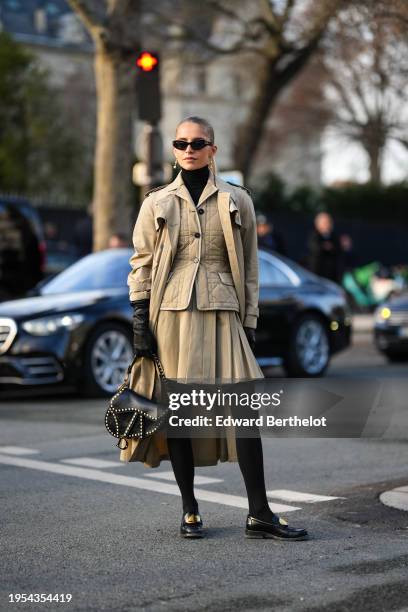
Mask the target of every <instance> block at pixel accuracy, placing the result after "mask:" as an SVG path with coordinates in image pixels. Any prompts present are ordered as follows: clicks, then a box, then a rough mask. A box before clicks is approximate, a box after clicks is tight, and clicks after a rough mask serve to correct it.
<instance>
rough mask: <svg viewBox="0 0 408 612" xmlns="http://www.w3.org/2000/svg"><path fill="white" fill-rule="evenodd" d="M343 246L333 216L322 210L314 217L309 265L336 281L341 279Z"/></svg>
mask: <svg viewBox="0 0 408 612" xmlns="http://www.w3.org/2000/svg"><path fill="white" fill-rule="evenodd" d="M342 256H343V252H342V247H341V244H340V239H339V237H338V235H337V232H336V231H335V229H334V227H333V218H332V216H331V215H330V214H329V213H327V212H321V213H319V214H317V215H316V217H315V219H314V229H313V231H312V232H311V234H310V236H309V239H308V265H309V268H310V270H311V271H312V272H314V273H315V274H318V275H319V276H324V277H325V278H328V279H330V280H332V281H334V282H336V283H339V282H340V281H341V272H342V268H343V264H342Z"/></svg>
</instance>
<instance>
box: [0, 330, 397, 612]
mask: <svg viewBox="0 0 408 612" xmlns="http://www.w3.org/2000/svg"><path fill="white" fill-rule="evenodd" d="M406 372H407V366H406V365H404V364H398V365H397V364H393V365H390V364H388V363H386V361H385V360H384V358H383V357H382V356H380V355H379V354H378V353H377V352H376V351H375V349H374V348H373V346H372V343H371V337H370V336H369V335H368V334H367V335H364V334H361V335H359V336H358V337H357V338H355V342H354V346H353V348H351V349H349V350H348V351H346V352H344V353H342V354H340V355H338V356H336V357H335V358H334V359H333V361H332V364H331V367H330V369H329V371H328V372H327V377H328V378H329V379H336V378H337V379H344V380H346V379H347V378H348V377H351V376H354V377H355V376H361V377H366V378H371V377H373V378H375V377H381V378H389V379H391V380H394V381H395V383H396V384H398V385H403V384H404V383H405V381H406ZM267 374H268V376H271V377H274V376H278V377H279V376H282V372H281V371H280V370H279V368H275V369H273V370H269V371H268V372H267ZM401 388H403V387H401ZM405 397H408V394H407V396H405ZM402 399H404V398H402ZM106 407H107V402H106V401H105V400H83V399H81V398H80V397H78V396H77V395H75V394H74V393H72V392H71V393H65V394H62V395H59V396H58V395H55V394H53V395H44V394H43V395H39V396H37V397H35V398H33V397H24V396H21V395H20V396H16V395H14V396H13V395H11V396H7V397H5V396H3V397H2V399H1V401H0V419H1V432H0V447H1V448H0V474H1V476H0V478H1V483H2V484H1V490H2V503H1V514H2V516H1V525H2V537H1V549H2V555H1V559H2V572H1V576H2V581H1V582H2V584H1V589H0V610H1V611H3V610H7V611H8V610H13V609H23V610H24V609H30V610H68V609H69V610H73V611H75V612H76V611H80V610H87V611H95V612H99V611H102V610H109V611H115V612H116V611H117V612H121V611H123V612H125V611H131V610H148V611H150V610H152V611H156V610H166V611H167V610H174V611H183V610H200V611H204V610H208V611H227V610H257V611H258V610H265V611H266V610H279V611H282V612H285V611H292V610H293V611H297V610H302V611H315V610H316V611H317V610H329V611H330V612H340V611H346V610H347V611H349V610H353V612H354V611H357V612H360V611H361V612H365V611H367V612H372V611H376V612H377V611H381V610H384V611H388V610H398V611H402V610H408V513H407V512H403V511H401V510H396V509H394V508H390V507H388V506H385V505H383V504H382V503H381V501H380V500H379V495H380V494H381V493H382V492H384V491H386V490H389V489H392V488H394V487H398V486H403V485H406V484H408V465H407V463H408V462H407V454H408V401H407V406H405V405H404V401H401V403H400V404H399V406H398V407H397V409H396V410H394V412H393V414H392V416H391V417H390V419H389V422H388V423H387V428H386V431H384V433H383V435H382V436H381V437H380V438H370V437H366V438H362V439H358V438H353V439H352V438H333V439H324V438H319V439H317V438H316V439H305V438H296V439H289V438H279V439H277V438H267V439H266V438H265V439H264V440H263V445H264V456H265V475H266V482H267V489H268V496H269V499H270V503H271V508H272V509H273V510H274V511H276V512H278V513H279V514H280V516H283V517H285V518H286V519H287V520H288V521H289V523H290V524H291V525H293V526H305V527H307V529H308V530H309V533H310V539H309V540H308V541H304V542H278V541H274V540H247V539H245V537H244V525H245V518H246V498H245V490H244V485H243V481H242V477H241V474H240V471H239V468H238V465H237V464H236V463H229V464H225V463H224V464H219V465H218V466H214V467H206V468H198V469H197V471H196V474H197V477H196V488H197V492H198V495H197V497H198V498H199V500H200V511H201V514H202V516H203V520H204V524H205V526H206V528H207V537H206V538H205V539H203V540H189V541H186V540H183V539H181V538H180V537H179V535H178V528H179V523H180V520H181V505H180V498H179V495H178V492H177V487H176V484H175V481H174V480H173V478H172V473H171V466H170V463H169V462H163V463H162V465H161V466H160V468H158V469H149V468H145V467H144V466H143V465H141V464H136V463H128V464H125V463H121V462H119V452H118V449H117V448H116V447H115V441H114V440H113V438H111V437H110V436H109V435H108V434H107V433H106V430H105V428H104V422H103V420H104V413H105V409H106ZM17 593H25V594H26V595H29V594H30V593H44V594H53V595H55V594H57V593H59V594H62V593H64V594H68V593H69V594H72V599H71V601H70V602H69V603H67V602H65V603H63V602H56V601H53V602H51V603H50V602H46V603H41V604H40V603H37V604H36V603H31V602H27V603H18V604H17V603H10V594H17Z"/></svg>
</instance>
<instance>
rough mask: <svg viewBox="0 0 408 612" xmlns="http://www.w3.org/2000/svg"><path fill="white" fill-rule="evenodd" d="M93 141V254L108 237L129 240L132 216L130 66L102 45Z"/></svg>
mask: <svg viewBox="0 0 408 612" xmlns="http://www.w3.org/2000/svg"><path fill="white" fill-rule="evenodd" d="M95 76H96V89H97V100H98V107H97V138H96V148H95V169H94V179H95V183H94V184H95V188H94V204H95V205H94V230H93V231H94V251H99V250H101V249H105V248H107V245H108V241H109V236H110V235H111V234H112V233H114V232H123V233H124V234H125V235H127V236H128V237H130V234H131V229H132V228H131V213H132V207H131V204H132V201H131V200H132V191H133V189H132V181H131V175H132V173H131V168H132V161H133V151H132V107H133V106H134V103H135V100H134V87H133V77H134V75H133V74H132V73H131V66H130V64H129V62H127V61H124V60H123V59H122V58H121V57H120V55H119V54H118V53H115V52H111V53H109V52H107V51H106V50H105V49H104V47H103V46H102V45H100V47H99V48H97V50H96V54H95Z"/></svg>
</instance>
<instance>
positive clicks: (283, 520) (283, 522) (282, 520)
mask: <svg viewBox="0 0 408 612" xmlns="http://www.w3.org/2000/svg"><path fill="white" fill-rule="evenodd" d="M279 523H280V524H281V525H288V522H287V521H285V519H283V518H281V517H279Z"/></svg>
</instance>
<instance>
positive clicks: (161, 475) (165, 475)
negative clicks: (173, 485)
mask: <svg viewBox="0 0 408 612" xmlns="http://www.w3.org/2000/svg"><path fill="white" fill-rule="evenodd" d="M146 477H147V478H157V479H158V480H176V478H175V476H174V472H154V473H153V471H152V473H150V472H149V473H147V474H146ZM215 482H223V480H222V479H221V478H212V477H211V476H200V475H199V474H198V475H197V474H196V475H195V476H194V484H199V485H203V484H213V483H215Z"/></svg>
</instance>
